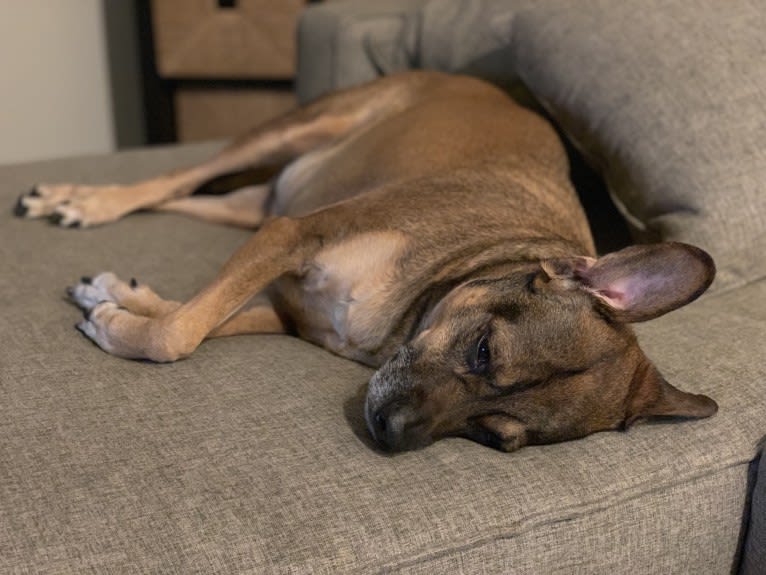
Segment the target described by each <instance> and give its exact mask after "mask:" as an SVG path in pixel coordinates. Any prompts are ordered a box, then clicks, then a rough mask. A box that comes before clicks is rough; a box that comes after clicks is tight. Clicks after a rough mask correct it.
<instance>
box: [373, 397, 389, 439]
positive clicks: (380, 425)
mask: <svg viewBox="0 0 766 575" xmlns="http://www.w3.org/2000/svg"><path fill="white" fill-rule="evenodd" d="M389 411H390V409H388V408H386V407H383V408H381V409H379V410H378V411H377V412H376V413H375V415H373V417H372V436H373V437H374V439H375V441H377V442H378V445H380V447H382V448H383V449H391V444H390V443H389V437H388V412H389Z"/></svg>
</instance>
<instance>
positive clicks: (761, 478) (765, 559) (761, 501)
mask: <svg viewBox="0 0 766 575" xmlns="http://www.w3.org/2000/svg"><path fill="white" fill-rule="evenodd" d="M762 443H765V444H766V437H764V438H763V442H762ZM754 482H755V485H754V486H753V494H752V501H751V507H750V514H749V515H750V517H749V519H750V521H749V525H748V528H747V540H746V543H745V546H744V549H743V554H742V566H741V567H742V568H741V569H740V574H741V575H760V574H761V573H766V457H764V456H763V455H761V459H760V464H759V465H758V470H757V471H756V474H755V481H754Z"/></svg>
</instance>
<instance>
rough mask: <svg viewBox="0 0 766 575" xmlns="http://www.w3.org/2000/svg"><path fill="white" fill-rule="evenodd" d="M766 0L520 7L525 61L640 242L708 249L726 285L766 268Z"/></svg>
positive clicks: (518, 57) (517, 41)
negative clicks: (765, 187) (676, 243)
mask: <svg viewBox="0 0 766 575" xmlns="http://www.w3.org/2000/svg"><path fill="white" fill-rule="evenodd" d="M763 8H764V6H763V3H762V2H760V1H758V0H742V1H740V2H737V3H736V4H734V5H733V4H728V3H721V2H716V1H715V0H705V1H703V2H695V3H689V2H684V1H683V0H675V1H673V2H666V1H659V0H653V1H651V2H645V1H643V0H642V1H639V0H627V1H626V0H586V1H585V2H577V3H576V4H575V3H571V2H563V1H560V0H552V1H543V2H536V3H535V5H534V7H532V8H530V9H528V10H525V11H521V12H520V13H519V14H517V15H516V16H515V17H514V19H513V21H512V24H511V25H510V29H511V32H512V34H511V35H512V42H513V45H512V51H513V54H514V63H513V67H514V70H515V73H517V74H518V75H519V76H520V77H521V79H522V80H523V81H524V82H525V84H526V85H527V87H528V88H529V89H530V90H531V91H532V92H533V93H534V95H535V96H536V97H537V98H538V100H539V101H541V102H542V104H543V105H544V106H545V107H546V108H547V110H548V111H549V112H550V114H551V115H552V116H553V117H554V118H555V119H556V120H557V121H558V122H559V123H560V125H561V126H562V128H563V129H564V131H565V132H566V133H567V134H568V135H569V136H570V138H571V139H572V140H573V141H574V142H575V143H576V144H578V145H579V147H580V148H581V150H582V151H583V152H584V154H585V155H586V156H587V157H589V158H590V159H591V160H592V161H593V162H594V163H595V164H597V165H598V166H599V167H600V168H601V171H602V173H603V175H604V177H605V179H606V181H607V184H608V186H609V188H610V190H611V192H612V194H613V195H614V198H615V201H616V202H617V203H618V204H619V205H620V206H621V207H622V210H623V212H624V214H625V215H626V217H627V218H628V219H629V221H630V222H631V223H632V224H633V225H634V227H635V230H636V232H637V234H638V236H639V238H641V239H646V240H660V239H661V240H679V241H686V242H689V243H692V244H695V245H698V246H700V247H702V248H704V249H706V250H708V251H709V252H710V253H711V254H712V255H713V257H714V259H715V260H716V263H717V265H718V277H717V280H716V282H715V284H714V286H713V289H726V288H730V287H732V286H736V285H742V284H744V283H747V282H748V281H751V280H754V279H758V278H763V277H764V276H766V258H765V257H764V253H766V194H764V193H763V183H764V182H766V148H764V146H763V138H764V133H766V107H764V104H763V103H764V101H766V35H764V34H763V30H764V29H765V28H766V11H765V10H764V9H763Z"/></svg>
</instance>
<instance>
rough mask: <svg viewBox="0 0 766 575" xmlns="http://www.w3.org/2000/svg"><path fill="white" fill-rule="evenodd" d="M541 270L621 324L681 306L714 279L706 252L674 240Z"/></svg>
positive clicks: (549, 264)
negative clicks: (586, 296) (578, 291)
mask: <svg viewBox="0 0 766 575" xmlns="http://www.w3.org/2000/svg"><path fill="white" fill-rule="evenodd" d="M543 270H544V271H545V272H546V273H547V274H548V276H549V277H550V278H551V279H553V278H556V279H559V280H561V279H564V278H566V280H567V283H568V284H569V285H570V287H579V288H581V289H584V290H586V291H588V292H589V293H591V294H592V295H593V296H594V297H595V298H596V299H597V300H598V301H599V302H600V303H601V304H603V305H604V306H605V307H606V309H607V311H608V312H609V313H610V315H611V316H612V317H614V318H615V319H617V320H619V321H623V322H636V321H646V320H649V319H653V318H655V317H658V316H661V315H662V314H665V313H667V312H669V311H672V310H674V309H676V308H679V307H681V306H683V305H686V304H687V303H689V302H691V301H693V300H695V299H697V298H698V297H699V296H700V295H702V293H703V292H704V291H705V290H706V289H707V288H708V287H709V286H710V284H711V283H712V281H713V278H714V277H715V264H714V263H713V258H711V257H710V256H709V255H708V254H707V252H705V251H703V250H701V249H700V248H697V247H695V246H690V245H688V244H682V243H677V242H667V243H660V244H651V245H638V246H631V247H628V248H625V249H623V250H620V251H618V252H614V253H611V254H608V255H606V256H604V257H602V258H599V259H593V258H585V257H583V258H574V259H571V260H552V261H547V262H543Z"/></svg>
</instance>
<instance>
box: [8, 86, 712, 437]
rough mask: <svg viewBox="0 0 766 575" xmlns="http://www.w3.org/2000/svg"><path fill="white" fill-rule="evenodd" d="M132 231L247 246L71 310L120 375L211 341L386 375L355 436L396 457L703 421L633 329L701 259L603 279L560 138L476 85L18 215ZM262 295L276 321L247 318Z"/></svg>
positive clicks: (670, 257)
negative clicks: (119, 362)
mask: <svg viewBox="0 0 766 575" xmlns="http://www.w3.org/2000/svg"><path fill="white" fill-rule="evenodd" d="M264 166H272V167H277V168H280V169H281V173H280V174H279V176H278V177H277V178H276V179H275V180H274V181H273V182H272V183H271V184H269V185H260V186H253V187H248V188H244V189H243V190H240V191H236V192H232V193H231V194H229V195H228V196H223V197H213V198H211V197H199V196H194V197H190V195H191V193H192V192H193V191H194V190H195V189H196V188H197V187H198V186H199V185H200V184H202V183H203V182H205V181H207V180H210V179H211V178H214V177H217V176H220V175H222V174H225V173H230V172H237V171H242V170H245V169H252V168H258V167H264ZM139 209H156V210H170V211H178V212H183V213H187V214H194V215H197V216H200V217H204V218H207V219H212V220H216V221H221V222H225V223H234V224H238V225H248V226H260V228H259V230H258V231H257V233H255V235H254V236H253V237H252V239H251V240H250V241H249V242H248V243H247V244H246V245H245V246H244V247H243V248H241V249H240V250H239V251H238V252H237V253H235V254H234V256H233V257H232V258H231V259H230V260H229V262H228V263H226V264H225V265H224V267H223V269H222V270H221V272H220V274H219V275H218V277H217V278H216V279H215V281H213V283H212V284H210V285H209V286H208V287H207V288H205V289H204V290H202V291H201V292H200V293H199V294H198V295H197V296H196V297H194V298H193V299H192V300H190V301H188V302H186V303H184V304H180V303H177V302H171V301H165V300H162V299H161V298H159V297H158V296H157V295H156V294H155V293H154V292H152V291H151V290H150V289H149V288H148V287H146V286H144V285H138V284H136V283H135V282H134V281H132V282H131V283H130V284H127V283H124V282H122V281H120V280H119V279H117V278H116V277H115V276H114V275H113V274H109V273H106V274H101V275H100V276H98V277H96V278H94V279H93V280H90V279H88V278H83V281H82V282H81V283H80V284H79V285H77V286H76V287H74V288H71V289H70V290H69V293H70V295H71V297H72V298H73V299H74V300H75V301H76V302H77V303H78V304H79V305H80V306H81V307H83V308H84V309H85V310H86V316H87V317H86V320H85V321H83V322H82V323H81V324H80V326H79V328H80V329H81V331H82V332H84V333H85V334H86V335H87V336H88V337H90V338H91V339H92V340H93V341H95V342H96V343H97V344H98V345H99V346H101V347H102V348H103V349H104V350H106V351H108V352H110V353H113V354H115V355H119V356H122V357H128V358H149V359H152V360H155V361H161V362H166V361H174V360H176V359H178V358H181V357H185V356H187V355H189V354H190V353H192V351H194V349H195V348H196V347H197V346H198V345H199V344H200V343H201V342H202V341H203V340H204V339H205V338H207V337H215V336H220V335H231V334H237V333H256V332H261V333H262V332H285V331H289V332H295V333H297V334H298V335H299V336H300V337H302V338H305V339H307V340H309V341H312V342H315V343H317V344H319V345H322V346H323V347H325V348H327V349H329V350H331V351H333V352H335V353H337V354H339V355H342V356H344V357H347V358H351V359H354V360H357V361H360V362H363V363H366V364H368V365H371V366H375V367H380V369H379V371H378V372H377V373H376V374H375V375H374V377H373V378H372V380H371V381H370V385H369V391H368V395H367V402H366V418H367V423H368V427H369V429H370V432H371V433H372V435H373V436H374V438H375V439H376V440H377V441H378V442H379V444H380V445H381V446H383V447H385V448H388V449H391V450H402V449H411V448H416V447H420V446H423V445H426V444H428V443H430V442H432V441H434V440H436V439H439V438H441V437H445V436H464V437H469V438H472V439H474V440H476V441H479V442H481V443H484V444H487V445H491V446H493V447H497V448H500V449H504V450H508V451H511V450H514V449H517V448H519V447H521V446H523V445H527V444H533V443H548V442H554V441H562V440H566V439H572V438H576V437H582V436H584V435H587V434H589V433H593V432H595V431H600V430H607V429H617V428H623V427H626V426H629V425H630V424H632V423H633V422H635V421H637V420H640V419H644V418H650V417H668V416H680V417H706V416H709V415H711V414H713V413H715V411H716V409H717V408H716V404H715V402H714V401H712V400H711V399H710V398H708V397H705V396H702V395H691V394H687V393H684V392H682V391H679V390H678V389H676V388H675V387H673V386H671V385H670V384H668V383H667V382H666V381H665V380H664V379H663V378H662V376H661V375H660V374H659V373H658V371H657V369H656V368H655V367H654V366H653V365H652V364H651V363H650V362H649V360H648V359H647V358H646V356H645V355H644V354H643V352H642V351H641V349H639V347H638V344H637V342H636V338H635V336H634V334H633V332H632V331H631V329H630V327H629V326H628V325H627V324H628V323H630V322H636V321H643V320H648V319H651V318H654V317H657V316H659V315H661V314H664V313H666V312H669V311H671V310H673V309H676V308H678V307H680V306H682V305H684V304H686V303H689V302H690V301H692V300H694V299H695V298H696V297H698V296H699V295H700V294H701V293H702V292H703V291H704V290H705V289H706V288H707V287H708V285H709V284H710V282H711V281H712V279H713V276H714V273H715V269H714V266H713V262H712V260H711V258H710V257H709V256H708V255H707V254H706V253H705V252H703V251H702V250H700V249H698V248H695V247H692V246H688V245H684V244H677V243H676V244H659V245H647V246H634V247H630V248H627V249H624V250H622V251H619V252H616V253H613V254H610V255H607V256H605V257H602V258H598V259H596V258H595V253H594V247H593V242H592V240H591V236H590V232H589V230H588V226H587V223H586V220H585V217H584V215H583V212H582V209H581V207H580V205H579V204H578V201H577V199H576V196H575V194H574V192H573V189H572V187H571V185H570V183H569V181H568V166H567V160H566V156H565V153H564V150H563V148H562V146H561V143H560V142H559V140H558V138H557V136H556V134H555V132H554V131H553V129H552V128H551V127H550V126H549V125H548V124H547V123H546V122H544V121H543V120H542V119H541V118H539V117H538V116H536V115H534V114H533V113H531V112H529V111H527V110H525V109H523V108H521V107H519V106H517V105H516V104H514V103H513V102H512V101H511V100H509V99H508V98H507V97H506V96H505V95H504V94H503V93H502V92H500V91H499V90H497V89H496V88H494V87H492V86H490V85H488V84H485V83H482V82H480V81H478V80H475V79H471V78H462V77H454V76H446V75H442V74H436V73H423V72H421V73H410V74H404V75H400V76H392V77H389V78H385V79H382V80H379V81H377V82H374V83H372V84H369V85H366V86H363V87H360V88H355V89H352V90H348V91H344V92H339V93H337V94H335V95H332V96H330V97H327V98H324V99H322V100H319V101H317V102H316V103H314V104H312V105H309V106H308V107H306V108H303V109H300V110H298V111H296V112H294V113H292V114H289V115H287V116H286V117H284V118H281V119H279V120H276V121H274V122H271V123H269V124H267V125H265V126H262V127H261V128H259V129H257V130H256V131H254V132H253V133H251V134H249V135H248V136H247V137H246V138H244V139H242V140H240V141H238V142H235V143H234V144H232V145H231V146H229V147H228V148H226V149H225V150H224V151H223V152H222V153H220V154H219V155H218V156H217V157H216V158H214V159H212V160H211V161H209V162H206V163H204V164H202V165H200V166H197V167H193V168H191V169H188V170H184V171H180V172H176V173H174V174H171V175H167V176H164V177H161V178H157V179H152V180H149V181H145V182H141V183H138V184H135V185H132V186H108V187H85V186H73V185H63V186H62V185H59V186H38V187H37V188H35V189H34V190H32V191H31V192H29V193H27V194H25V195H24V196H22V197H21V198H20V199H19V203H18V204H17V207H16V211H17V213H18V214H19V215H20V216H25V217H37V216H48V217H50V218H52V219H53V220H54V221H55V222H56V223H58V224H59V225H63V226H91V225H95V224H102V223H105V222H109V221H112V220H115V219H117V218H119V217H121V216H123V215H125V214H128V213H130V212H132V211H135V210H139ZM263 291H265V292H266V293H267V294H268V296H269V300H270V302H271V303H270V305H265V304H258V305H256V306H252V307H250V308H246V307H245V306H246V304H248V302H249V301H250V300H251V299H252V298H253V296H254V295H255V294H257V293H259V292H263ZM381 366H382V367H381Z"/></svg>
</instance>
